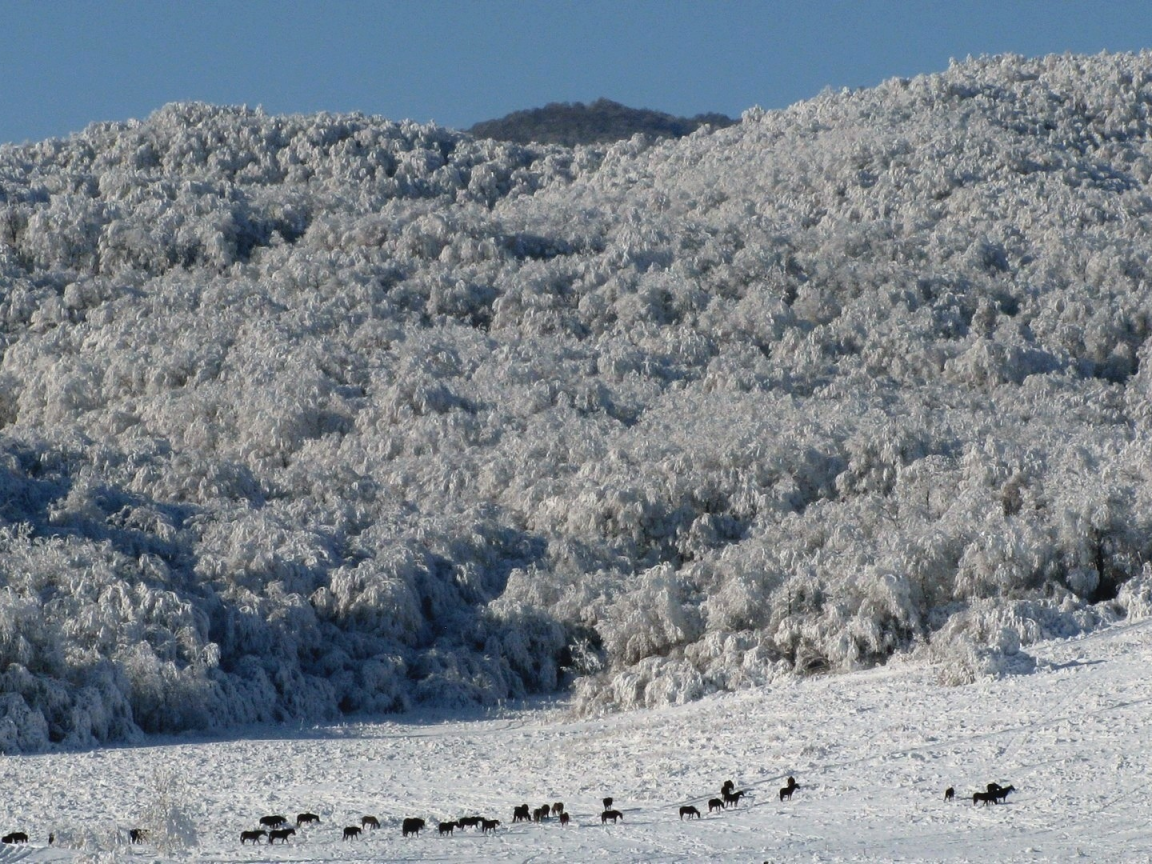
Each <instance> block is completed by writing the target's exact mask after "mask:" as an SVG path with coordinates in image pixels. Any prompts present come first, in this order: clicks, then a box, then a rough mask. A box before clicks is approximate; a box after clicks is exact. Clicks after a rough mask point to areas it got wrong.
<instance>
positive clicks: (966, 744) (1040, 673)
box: [0, 620, 1152, 862]
mask: <svg viewBox="0 0 1152 864" xmlns="http://www.w3.org/2000/svg"><path fill="white" fill-rule="evenodd" d="M1035 648H1036V650H1035V656H1036V657H1037V660H1038V666H1037V671H1036V672H1035V673H1033V674H1031V675H1023V676H1014V677H1008V678H1004V679H1000V680H985V681H980V682H978V683H976V684H972V685H969V686H964V687H958V688H946V687H941V686H939V685H937V684H936V682H935V680H934V678H933V672H932V670H931V669H928V668H925V667H922V666H913V665H901V664H893V665H891V666H889V667H887V668H882V669H877V670H874V671H870V672H862V673H855V674H849V675H841V676H825V677H816V678H808V679H803V680H796V681H795V682H793V683H790V684H785V685H783V686H778V687H774V688H772V689H770V690H759V691H754V692H743V693H738V694H726V695H719V696H715V697H710V698H708V699H705V700H703V701H700V702H696V703H693V704H690V705H685V706H680V707H672V708H664V709H659V710H652V711H636V712H630V713H624V714H615V715H611V716H607V717H603V718H598V719H593V720H587V719H574V718H573V717H572V716H571V715H570V714H569V713H568V712H567V711H566V710H564V708H563V707H562V706H561V707H556V706H550V707H537V708H534V709H532V710H507V711H505V712H502V713H501V714H500V715H499V716H488V717H474V718H465V717H431V716H425V717H417V718H414V719H413V718H406V719H405V720H403V721H402V722H384V723H372V724H362V725H347V724H345V725H339V726H330V727H312V728H307V727H305V728H300V727H293V728H283V727H282V728H275V729H267V728H265V729H261V730H249V734H247V735H245V736H243V737H240V738H237V739H234V740H226V741H225V740H218V741H204V740H196V741H191V740H179V741H169V742H164V743H157V744H154V745H150V746H144V747H134V748H124V749H104V750H93V751H88V752H77V753H66V754H52V755H40V756H15V757H5V758H4V760H3V762H0V770H2V772H3V773H2V777H0V802H2V803H0V814H2V815H0V820H2V821H0V829H2V830H3V831H4V832H7V831H13V830H23V831H26V832H27V833H28V834H29V835H30V836H31V842H30V843H29V844H28V845H27V846H26V847H2V852H0V859H2V860H15V859H16V858H18V857H24V858H25V860H30V861H48V860H117V859H125V860H156V859H157V858H168V857H171V858H175V859H179V860H194V861H268V860H278V861H279V860H285V861H308V862H315V861H518V862H519V861H523V862H526V861H533V862H542V861H612V862H623V861H756V862H759V861H764V860H768V861H799V860H803V861H980V862H986V861H1069V860H1074V859H1082V860H1090V861H1133V860H1148V856H1152V828H1149V827H1148V824H1147V819H1146V816H1147V813H1148V812H1149V807H1150V804H1152V792H1150V787H1149V784H1148V775H1149V770H1148V769H1149V766H1148V762H1149V758H1150V750H1149V748H1148V738H1149V735H1150V734H1152V733H1149V731H1148V730H1149V729H1152V676H1148V675H1147V670H1148V667H1149V662H1150V661H1152V620H1149V621H1143V622H1139V623H1135V624H1126V625H1118V626H1115V627H1112V628H1109V629H1107V630H1103V631H1099V632H1097V633H1094V634H1092V635H1089V636H1086V637H1083V638H1079V639H1076V640H1071V641H1061V642H1050V643H1043V644H1041V645H1038V646H1035ZM790 774H791V775H794V776H795V777H796V778H797V780H798V781H799V783H800V789H799V791H797V792H796V794H795V796H794V798H793V800H792V801H791V802H781V801H780V800H779V797H778V794H777V790H778V789H779V788H780V786H781V785H782V784H783V782H784V780H785V778H786V777H787V776H788V775H790ZM726 779H732V780H733V781H735V784H736V786H737V788H741V789H746V790H748V795H747V797H746V798H745V799H744V800H743V801H741V802H740V804H739V806H738V807H736V808H730V809H727V810H724V811H722V812H717V813H709V812H708V806H707V802H708V799H709V798H712V797H716V796H718V795H719V790H720V786H721V784H722V783H723V781H724V780H726ZM989 781H996V782H999V783H1001V784H1003V785H1007V784H1012V785H1014V786H1015V787H1016V790H1017V791H1016V792H1015V793H1013V794H1011V795H1010V796H1009V797H1008V799H1007V802H1006V803H1005V804H1003V805H999V806H987V807H985V806H973V804H972V800H971V795H972V792H973V791H975V790H977V789H983V788H984V787H985V785H986V784H987V783H988V782H989ZM948 786H954V787H955V789H956V800H954V801H952V802H948V803H946V802H945V801H944V800H943V792H944V790H945V788H946V787H948ZM182 789H183V792H181V790H182ZM160 793H167V794H169V795H175V796H177V797H179V796H180V795H181V794H183V795H184V796H185V798H186V802H187V803H186V808H187V810H188V811H189V812H190V813H191V814H192V815H194V817H195V823H196V826H197V833H198V845H197V846H196V847H194V848H190V849H187V850H184V851H177V852H173V853H171V854H167V855H166V854H163V853H162V852H159V851H158V850H157V849H156V848H155V846H152V845H148V844H146V845H143V846H138V847H131V846H128V845H127V844H126V843H125V842H123V841H121V843H120V845H115V844H114V843H113V842H112V837H113V836H114V832H113V829H114V828H116V827H119V828H120V829H122V830H123V829H127V828H129V827H133V826H135V825H139V824H142V823H143V822H144V820H145V818H146V817H145V813H146V811H147V809H148V807H149V804H150V802H153V801H154V800H155V799H156V797H157V795H158V794H160ZM605 795H612V796H613V797H614V798H615V804H614V806H615V807H616V808H617V809H619V810H620V811H621V812H622V813H623V820H622V821H621V822H620V823H618V824H615V825H613V824H609V825H602V824H601V820H600V818H599V813H600V810H601V809H602V807H601V804H600V801H601V798H602V797H603V796H605ZM555 801H563V802H564V804H565V806H566V809H567V811H568V812H569V813H570V814H571V819H572V822H571V824H570V825H568V826H567V827H562V826H561V825H560V824H559V823H558V822H557V821H556V820H550V821H549V822H547V823H546V824H524V823H521V824H513V823H512V808H513V807H514V806H515V805H517V804H521V803H527V804H529V805H530V806H531V807H532V808H533V809H535V808H536V807H538V806H539V805H541V804H544V803H546V802H547V803H552V802H555ZM685 804H690V805H695V806H696V807H698V808H699V809H700V810H701V811H702V812H703V814H704V815H703V818H701V819H700V820H698V821H697V820H692V821H681V820H680V819H679V818H678V815H677V814H678V810H679V807H680V806H681V805H685ZM301 811H312V812H315V813H316V814H318V815H319V816H320V818H321V822H320V824H319V825H317V826H313V827H310V828H307V829H303V830H301V831H300V832H299V833H298V834H297V835H296V836H295V837H292V838H290V842H289V843H288V844H287V845H277V846H276V847H275V848H274V849H273V848H271V847H269V846H267V845H261V846H259V847H254V846H252V845H245V846H241V844H240V842H239V835H240V832H241V831H243V830H246V829H252V828H255V827H257V821H258V819H259V817H261V816H263V815H266V814H272V813H283V814H285V815H288V816H289V817H291V818H294V817H295V815H296V814H297V813H298V812H301ZM470 814H478V815H482V816H485V817H488V818H498V819H500V820H501V825H500V826H499V828H498V829H497V830H496V832H495V834H488V835H481V834H480V833H478V832H476V831H474V830H470V829H469V830H457V831H456V832H455V833H454V834H453V835H452V836H450V837H448V836H446V837H440V836H438V835H437V832H436V828H435V823H436V821H437V820H449V819H456V818H458V817H463V816H466V815H470ZM363 815H373V816H376V817H378V819H379V820H380V823H381V827H380V829H379V830H376V831H368V832H366V835H365V837H364V838H363V839H361V840H359V841H347V842H345V841H343V840H342V839H341V835H342V829H343V827H344V826H346V825H352V824H359V821H360V818H361V817H362V816H363ZM410 816H418V817H422V818H424V819H426V820H427V821H428V823H429V830H427V831H425V832H424V833H423V834H422V835H421V836H419V837H416V838H411V837H410V838H407V839H405V838H403V837H401V831H400V821H401V820H402V819H403V818H404V817H410ZM53 830H54V831H55V832H56V833H57V835H58V837H61V836H71V837H74V838H81V837H83V836H84V835H85V834H87V839H86V844H87V848H84V849H65V848H61V846H60V844H59V843H57V845H56V846H55V847H52V848H50V847H49V846H48V843H47V840H48V833H49V831H53Z"/></svg>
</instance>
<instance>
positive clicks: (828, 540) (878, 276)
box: [0, 53, 1152, 752]
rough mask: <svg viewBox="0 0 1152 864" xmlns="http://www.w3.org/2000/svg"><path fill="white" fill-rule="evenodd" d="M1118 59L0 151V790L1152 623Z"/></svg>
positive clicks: (278, 124) (110, 131)
mask: <svg viewBox="0 0 1152 864" xmlns="http://www.w3.org/2000/svg"><path fill="white" fill-rule="evenodd" d="M1150 108H1152V54H1149V53H1144V54H1140V55H1101V56H1096V57H1077V56H1052V57H1047V58H1040V59H1025V58H1020V57H1013V56H1008V57H994V58H984V59H979V60H970V61H968V62H965V63H959V64H955V65H953V66H952V67H951V68H949V69H948V70H947V71H945V72H943V73H941V74H935V75H924V76H919V77H917V78H914V79H911V80H892V81H888V82H886V83H884V84H883V85H881V86H879V87H877V88H875V89H870V90H862V91H857V92H851V93H849V92H830V91H829V92H825V93H823V94H821V95H819V96H817V97H816V98H814V99H812V100H810V101H806V102H802V103H798V104H796V105H794V106H792V107H791V108H789V109H787V110H783V111H774V112H764V111H761V110H759V109H752V110H749V111H748V112H746V113H745V115H744V117H743V118H742V122H741V123H740V124H738V125H736V126H733V127H731V128H728V129H723V130H719V131H711V132H700V133H697V134H695V135H693V136H690V137H687V138H683V139H680V140H676V141H667V140H665V141H650V140H647V139H644V138H642V137H639V136H638V137H635V138H633V139H631V140H629V141H626V142H620V143H617V144H614V145H612V146H610V147H606V148H605V147H600V148H597V147H576V148H571V149H570V148H565V147H561V146H558V145H547V146H545V145H529V146H520V145H514V144H507V143H497V142H494V141H489V140H478V139H475V138H473V137H471V136H469V135H466V134H463V133H460V132H456V131H452V130H449V129H444V128H438V127H435V126H424V125H416V124H412V123H394V122H389V121H386V120H384V119H381V118H376V117H368V116H361V115H327V114H324V115H314V116H268V115H265V114H263V113H261V112H259V111H251V110H247V109H239V108H218V107H211V106H207V105H202V104H182V105H171V106H168V107H166V108H164V109H162V110H160V111H158V112H157V113H156V114H154V115H152V116H151V117H149V118H148V119H147V120H144V121H140V122H130V123H126V124H96V125H93V126H91V127H89V128H88V129H87V130H85V131H84V132H83V133H80V134H77V135H74V136H72V137H70V138H68V139H66V140H50V141H45V142H41V143H38V144H32V145H24V146H11V145H8V146H4V147H0V321H2V323H0V328H2V330H0V339H2V340H3V341H2V346H3V361H2V364H0V424H2V432H3V434H2V437H0V453H2V458H3V462H2V467H0V483H2V489H3V494H2V496H0V574H2V577H0V578H2V579H3V581H4V584H5V587H4V589H3V592H2V593H0V750H3V751H5V752H14V751H17V750H23V751H32V750H38V749H43V748H45V747H47V746H49V745H51V744H52V743H55V742H60V743H64V744H70V745H71V744H79V745H84V744H91V743H95V742H104V741H113V740H130V739H132V738H135V737H138V736H139V735H140V734H141V733H142V732H174V731H179V730H187V729H213V728H224V727H228V726H231V725H236V724H243V723H249V722H258V721H275V720H283V719H288V718H301V719H308V720H320V719H329V718H333V717H336V716H339V715H341V714H354V713H360V712H383V711H395V710H403V709H405V708H408V707H410V706H414V705H418V704H424V703H434V704H437V705H453V704H460V705H464V704H475V703H480V704H494V703H496V702H497V701H499V700H502V699H506V698H510V697H519V696H522V695H525V694H529V693H538V692H550V691H555V690H557V689H563V688H569V687H570V688H572V691H573V693H574V703H575V705H576V706H577V707H578V708H580V709H581V710H585V711H598V710H602V709H606V708H619V707H622V708H629V707H635V706H646V705H660V704H666V703H673V702H681V701H685V700H690V699H694V698H697V697H700V696H702V695H704V694H707V693H709V692H713V691H716V690H722V689H739V688H744V687H749V686H757V685H763V684H767V683H770V682H772V681H774V680H777V679H779V678H781V677H782V676H791V675H794V674H804V673H811V672H815V671H823V670H829V671H847V670H852V669H857V668H861V667H866V666H869V665H872V664H875V663H877V662H882V661H883V660H884V659H885V658H887V657H889V656H890V655H892V654H893V653H894V652H905V651H906V652H910V653H911V654H912V656H913V659H915V658H916V657H919V658H920V659H921V660H922V662H925V663H929V662H931V663H933V664H935V665H936V668H937V669H938V670H939V673H938V677H939V679H940V680H941V681H942V682H944V683H963V682H965V681H970V680H974V679H976V678H978V677H980V676H985V675H995V674H1002V673H1004V672H1010V671H1024V670H1027V669H1028V668H1030V664H1031V662H1032V661H1031V658H1030V656H1029V654H1028V652H1027V646H1028V645H1029V643H1032V642H1034V641H1036V640H1038V639H1041V638H1045V637H1050V636H1053V635H1065V634H1071V633H1075V632H1079V631H1082V630H1085V629H1089V628H1092V627H1095V626H1099V625H1100V624H1102V623H1107V622H1109V621H1113V620H1116V619H1118V618H1120V617H1123V616H1124V615H1126V614H1132V613H1134V612H1136V613H1139V614H1141V615H1143V614H1145V613H1146V612H1147V611H1148V610H1149V608H1150V607H1152V563H1150V562H1152V531H1150V529H1152V488H1150V486H1149V482H1148V476H1149V472H1150V471H1152V435H1149V426H1150V425H1152V401H1150V396H1152V363H1149V362H1147V361H1148V360H1149V359H1150V358H1149V356H1148V355H1149V353H1150V352H1152V347H1149V345H1152V343H1148V344H1146V339H1147V337H1148V335H1149V328H1150V319H1152V296H1150V293H1149V291H1148V288H1147V285H1146V282H1147V281H1148V279H1149V278H1150V276H1152V261H1150V257H1152V196H1150V192H1152V186H1150V183H1152V125H1150V121H1149V113H1150Z"/></svg>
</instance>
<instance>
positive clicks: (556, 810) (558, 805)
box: [552, 801, 564, 816]
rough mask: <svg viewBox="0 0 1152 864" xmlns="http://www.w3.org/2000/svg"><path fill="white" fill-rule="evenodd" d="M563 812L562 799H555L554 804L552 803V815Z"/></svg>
mask: <svg viewBox="0 0 1152 864" xmlns="http://www.w3.org/2000/svg"><path fill="white" fill-rule="evenodd" d="M563 812H564V802H563V801H557V802H556V803H555V804H553V805H552V815H553V816H559V815H560V814H561V813H563Z"/></svg>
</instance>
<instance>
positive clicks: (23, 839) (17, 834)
mask: <svg viewBox="0 0 1152 864" xmlns="http://www.w3.org/2000/svg"><path fill="white" fill-rule="evenodd" d="M27 842H28V835H27V834H25V833H24V832H23V831H13V832H12V833H11V834H5V835H4V836H3V837H0V843H27Z"/></svg>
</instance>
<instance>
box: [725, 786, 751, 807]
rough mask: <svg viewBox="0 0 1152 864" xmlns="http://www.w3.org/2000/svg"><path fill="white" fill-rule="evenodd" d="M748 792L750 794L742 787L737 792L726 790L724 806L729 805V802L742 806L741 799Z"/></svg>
mask: <svg viewBox="0 0 1152 864" xmlns="http://www.w3.org/2000/svg"><path fill="white" fill-rule="evenodd" d="M747 794H748V792H747V791H746V790H744V789H740V790H739V791H737V792H725V793H724V806H725V807H727V806H728V805H729V804H731V805H732V806H733V807H738V806H740V799H741V798H743V797H744V796H745V795H747Z"/></svg>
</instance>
